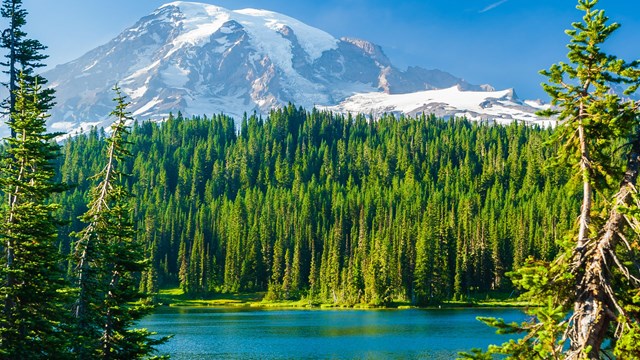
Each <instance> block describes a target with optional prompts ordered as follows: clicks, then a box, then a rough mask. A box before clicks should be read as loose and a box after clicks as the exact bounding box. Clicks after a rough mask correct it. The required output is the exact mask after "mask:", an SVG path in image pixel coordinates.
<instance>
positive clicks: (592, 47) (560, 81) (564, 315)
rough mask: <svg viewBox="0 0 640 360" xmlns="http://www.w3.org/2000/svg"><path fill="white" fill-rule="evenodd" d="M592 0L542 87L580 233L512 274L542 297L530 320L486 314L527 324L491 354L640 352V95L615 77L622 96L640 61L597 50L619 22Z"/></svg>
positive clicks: (633, 84) (512, 328) (581, 5)
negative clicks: (577, 201) (571, 185)
mask: <svg viewBox="0 0 640 360" xmlns="http://www.w3.org/2000/svg"><path fill="white" fill-rule="evenodd" d="M597 3H598V1H597V0H579V1H578V6H577V8H578V9H579V10H581V11H583V12H584V16H583V21H582V22H576V23H574V24H573V29H572V30H568V31H567V32H566V33H567V34H568V35H569V36H570V37H571V42H570V44H569V45H568V48H569V53H568V58H569V60H570V62H571V63H570V64H567V63H559V64H556V65H553V66H552V67H551V68H550V69H549V70H547V71H543V72H542V74H543V75H545V76H547V77H548V81H549V83H548V84H544V89H545V90H546V91H547V93H549V95H550V96H551V98H552V104H553V105H555V106H556V108H557V110H553V111H552V112H550V113H553V112H555V113H557V114H558V117H559V120H560V123H559V125H558V130H557V132H556V135H555V137H554V140H555V141H556V143H558V144H559V145H560V147H561V151H560V153H559V155H560V157H559V160H560V161H559V162H560V164H563V165H568V166H571V167H572V168H573V169H574V174H575V178H576V179H577V180H578V181H579V182H581V184H582V206H581V209H580V215H579V217H578V232H577V234H569V236H568V237H567V240H566V241H564V243H563V246H564V251H562V252H561V254H560V255H559V256H558V257H557V258H556V259H555V260H554V261H553V262H551V263H546V262H544V261H534V260H529V261H528V263H527V264H526V265H525V266H524V267H523V268H521V269H520V270H518V272H517V273H515V274H513V279H514V282H515V283H516V284H517V285H519V286H520V287H521V288H523V289H524V290H525V291H526V292H525V294H524V296H525V297H526V298H528V299H529V300H532V301H534V302H538V303H540V304H541V305H543V306H541V307H539V308H536V309H533V310H530V313H531V314H532V315H534V316H535V317H534V319H536V320H535V321H533V322H531V323H523V324H505V323H504V322H502V321H501V320H496V319H483V320H484V321H485V322H487V323H488V324H490V325H493V326H496V327H498V329H499V332H503V333H514V332H526V333H528V335H527V336H526V337H525V338H524V339H521V340H519V341H517V342H515V341H511V342H509V343H505V344H504V345H502V346H499V347H495V346H494V347H491V348H490V350H489V352H490V353H502V354H507V355H510V356H511V358H516V359H521V358H555V359H560V358H562V359H564V358H566V359H600V358H601V357H602V356H604V355H605V354H607V353H609V354H610V353H611V351H607V349H604V346H605V345H606V344H607V343H610V347H611V349H612V350H613V353H614V354H615V355H616V356H618V357H619V358H623V359H626V358H637V357H638V355H639V354H640V349H639V347H638V333H640V300H639V299H638V294H639V293H640V266H639V264H638V263H637V262H636V261H637V254H636V251H637V249H638V248H639V246H638V245H639V244H640V226H638V225H639V224H640V219H639V218H638V216H639V215H640V212H638V206H639V198H638V195H637V190H636V183H637V176H638V171H639V170H640V132H638V120H639V118H640V109H639V107H640V104H638V103H636V102H634V101H632V100H628V99H624V98H622V97H621V96H620V95H618V94H616V93H615V91H614V90H615V88H614V86H616V85H617V86H620V87H622V88H626V89H625V91H624V94H625V95H630V94H632V93H633V92H635V91H636V90H637V89H638V86H639V85H640V69H639V66H640V62H639V61H634V62H631V63H627V62H625V61H623V60H620V59H617V58H616V57H615V56H612V55H608V54H606V53H604V52H603V51H602V44H603V43H604V42H605V41H606V40H607V39H608V38H609V36H610V35H611V34H612V33H613V32H614V31H615V30H617V29H618V28H619V26H620V25H619V24H617V23H609V22H608V20H609V19H608V18H607V17H606V16H605V14H604V11H602V10H596V9H595V6H596V5H597ZM548 114H549V113H548ZM621 141H626V142H628V146H627V147H624V149H626V152H627V154H626V157H627V163H626V169H625V167H624V166H623V165H622V161H618V160H617V158H618V156H617V154H616V153H615V152H613V151H612V148H614V145H617V144H618V143H620V142H621ZM616 182H617V183H618V184H616ZM614 187H615V188H614ZM613 190H615V191H616V192H615V194H613V195H610V194H611V192H612V191H613ZM596 194H598V195H599V196H598V197H597V198H596V197H595V196H594V195H596ZM609 197H610V198H609ZM567 341H568V342H569V344H570V345H569V347H568V351H566V353H565V350H566V344H567ZM466 356H468V357H476V358H482V356H484V354H481V353H475V354H466Z"/></svg>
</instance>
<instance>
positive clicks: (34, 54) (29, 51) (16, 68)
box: [0, 0, 54, 136]
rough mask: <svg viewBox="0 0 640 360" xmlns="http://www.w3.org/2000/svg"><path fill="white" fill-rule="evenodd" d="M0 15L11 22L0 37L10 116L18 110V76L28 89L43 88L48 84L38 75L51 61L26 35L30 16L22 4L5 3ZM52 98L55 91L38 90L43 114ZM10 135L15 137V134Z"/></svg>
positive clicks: (18, 1)
mask: <svg viewBox="0 0 640 360" xmlns="http://www.w3.org/2000/svg"><path fill="white" fill-rule="evenodd" d="M0 15H2V17H3V18H5V19H8V20H9V21H8V22H9V25H8V27H7V28H6V29H4V30H3V31H2V36H1V37H0V47H2V48H4V49H6V50H7V54H6V55H5V58H6V61H4V62H0V65H2V66H4V67H5V68H6V69H5V70H4V71H3V72H4V73H5V74H7V75H8V81H7V82H6V83H3V85H4V86H5V87H6V88H7V90H9V98H8V99H6V100H4V102H3V107H4V109H5V113H6V114H9V113H11V112H13V111H14V110H15V108H16V90H17V89H18V86H19V79H18V77H19V76H18V75H19V74H22V80H21V81H24V82H25V83H26V84H27V87H34V86H36V84H38V85H39V86H40V87H44V86H45V85H46V84H47V80H46V79H45V78H43V77H42V76H40V75H37V74H35V71H36V70H37V69H38V68H41V67H43V66H45V65H44V64H43V63H42V61H43V60H45V59H46V58H48V55H45V54H43V53H42V52H43V51H44V50H46V49H47V47H46V46H44V45H42V43H40V41H38V40H35V39H29V38H28V37H27V33H26V32H25V31H24V28H23V27H24V26H25V25H26V23H27V20H26V18H27V15H28V12H27V10H25V9H24V8H23V7H22V0H3V1H2V7H1V8H0ZM53 94H54V90H53V89H45V88H41V89H40V90H39V96H38V103H39V106H40V109H42V111H47V110H50V109H51V107H52V106H53V100H54V95H53ZM12 131H13V130H12ZM11 134H12V136H13V135H14V133H13V132H12V133H11Z"/></svg>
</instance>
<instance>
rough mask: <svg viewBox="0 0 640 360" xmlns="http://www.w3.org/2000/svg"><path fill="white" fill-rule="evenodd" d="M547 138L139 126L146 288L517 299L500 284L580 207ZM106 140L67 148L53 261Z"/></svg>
mask: <svg viewBox="0 0 640 360" xmlns="http://www.w3.org/2000/svg"><path fill="white" fill-rule="evenodd" d="M551 133H552V130H551V129H540V128H537V127H531V126H525V125H521V124H512V125H509V126H500V125H491V124H481V123H473V122H469V121H466V120H462V119H456V120H443V119H438V118H436V117H433V116H422V117H419V118H416V119H414V118H405V117H400V118H396V117H394V116H392V115H388V116H385V117H382V118H381V119H379V120H377V121H369V120H367V118H366V117H364V116H358V117H355V118H354V117H351V116H342V115H335V114H331V113H325V112H319V111H316V110H313V111H311V112H308V111H305V110H303V109H301V108H296V107H295V106H293V105H290V106H288V107H285V108H284V109H281V110H277V111H273V112H272V113H271V115H270V116H269V118H268V119H266V120H263V119H261V118H258V117H256V116H251V117H249V118H245V119H243V120H242V123H241V127H240V129H239V131H238V132H237V131H236V129H235V127H234V122H233V119H231V118H228V117H226V116H223V115H217V116H214V117H212V118H207V117H204V118H194V119H183V118H182V116H181V115H178V116H176V117H173V116H172V117H170V118H169V119H168V120H167V121H166V122H163V123H151V122H144V123H140V124H138V123H136V124H135V125H134V126H133V129H132V133H131V135H130V136H129V138H128V141H129V142H130V143H131V145H130V146H131V152H132V153H133V154H135V156H134V158H133V160H131V161H130V162H129V163H128V164H127V172H129V173H130V174H131V176H130V178H129V182H130V184H131V192H132V193H133V194H134V195H135V197H134V199H133V202H134V204H133V207H134V209H135V219H134V220H135V222H136V223H137V228H138V229H139V231H138V233H137V236H138V237H140V238H141V240H142V241H143V243H144V244H145V246H146V251H147V255H148V256H149V258H150V259H151V261H152V263H153V266H152V268H151V269H150V270H148V271H146V272H144V273H143V275H142V278H141V279H140V286H141V289H142V290H143V291H145V292H151V293H153V292H155V291H157V290H158V289H159V288H160V287H172V286H178V285H179V286H180V287H181V288H182V289H183V290H184V291H185V292H186V293H188V294H191V295H193V296H203V295H205V294H208V293H212V292H254V291H266V292H267V298H270V299H295V298H303V297H304V298H307V299H309V300H314V301H321V302H332V303H340V304H347V305H348V304H355V303H368V304H374V305H384V304H389V303H391V302H393V301H400V300H402V301H411V302H412V303H414V304H423V305H424V304H432V303H436V302H438V301H442V300H446V299H454V298H455V299H463V298H468V297H469V296H475V295H477V294H482V293H485V292H488V291H501V292H510V291H512V287H511V284H510V282H509V280H508V278H507V277H506V276H505V273H506V272H508V271H511V270H512V269H514V268H516V267H518V266H519V265H521V264H523V262H524V261H525V260H526V259H527V258H528V257H530V256H533V257H535V258H537V259H546V260H550V259H552V258H553V257H554V256H555V255H556V253H557V245H556V241H558V240H560V238H561V237H562V236H563V234H566V233H567V230H568V229H569V228H570V227H572V226H573V224H574V218H573V216H574V215H573V214H575V213H576V210H577V209H578V207H579V198H577V197H576V196H574V195H573V193H572V192H571V191H570V190H569V189H568V188H567V186H566V185H565V184H566V183H567V177H568V173H567V170H566V169H560V168H554V167H552V166H551V167H550V166H545V165H544V164H545V162H546V160H547V159H548V158H550V157H551V156H553V155H554V148H553V147H552V146H549V145H547V143H546V142H547V140H548V139H549V137H550V135H551ZM104 136H105V134H104V133H101V132H99V131H95V130H94V131H91V132H90V133H89V134H88V135H83V136H77V137H74V138H72V139H70V140H69V141H67V142H66V144H65V145H64V147H63V150H62V152H63V156H62V159H61V160H60V161H61V162H60V169H61V171H60V173H61V176H62V178H61V179H60V180H61V181H63V182H67V183H74V184H77V186H76V187H75V189H73V190H72V191H69V192H67V193H65V194H63V195H61V197H60V198H59V199H57V200H58V201H59V202H60V203H61V204H62V209H63V212H64V213H63V214H62V217H63V218H64V219H65V220H68V221H69V224H68V225H67V226H66V227H64V228H62V229H61V231H60V234H61V247H60V248H61V251H62V252H63V253H67V252H69V249H71V248H72V244H71V242H72V241H73V240H72V239H69V238H68V237H66V235H65V234H69V233H70V232H72V231H75V230H77V229H78V228H79V227H80V226H81V223H80V222H79V221H78V220H77V216H78V215H80V214H82V213H83V212H84V211H86V208H85V207H86V205H85V204H86V203H87V201H86V199H85V198H84V197H85V196H86V194H87V187H88V183H87V179H88V178H89V176H90V175H91V174H94V173H96V172H97V171H98V170H99V169H101V168H102V167H103V166H104V164H102V163H101V161H102V160H103V159H102V157H101V156H100V154H102V153H103V152H102V151H103V146H104V142H103V141H101V138H102V137H104Z"/></svg>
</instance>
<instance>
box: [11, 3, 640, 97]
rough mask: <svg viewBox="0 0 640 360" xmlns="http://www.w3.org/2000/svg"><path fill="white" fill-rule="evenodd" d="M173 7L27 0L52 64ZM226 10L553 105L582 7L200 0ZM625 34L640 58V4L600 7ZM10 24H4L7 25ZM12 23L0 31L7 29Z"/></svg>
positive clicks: (629, 55)
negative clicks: (317, 32) (275, 18)
mask: <svg viewBox="0 0 640 360" xmlns="http://www.w3.org/2000/svg"><path fill="white" fill-rule="evenodd" d="M167 2H170V1H162V0H108V1H96V0H55V1H54V0H23V5H24V7H25V8H26V9H27V10H28V11H29V16H28V18H27V27H26V29H27V32H28V34H29V36H30V37H32V38H35V39H38V40H40V41H41V42H42V43H43V44H44V45H46V46H48V47H49V49H48V50H47V54H48V55H50V58H49V59H48V61H47V63H48V64H49V65H50V66H54V65H57V64H61V63H65V62H68V61H71V60H74V59H75V58H78V57H79V56H81V55H83V54H84V53H86V52H87V51H89V50H91V49H93V48H95V47H97V46H99V45H102V44H104V43H106V42H107V41H109V40H111V39H112V38H114V37H115V36H116V35H117V34H119V33H120V32H121V31H122V30H124V29H126V28H127V27H129V26H132V25H133V24H134V23H135V22H136V21H137V20H138V19H139V18H141V17H143V16H145V15H148V14H149V13H151V12H152V11H153V10H154V9H156V8H157V7H159V6H161V5H162V4H164V3H167ZM199 2H204V3H210V4H214V5H218V6H221V7H224V8H227V9H233V10H235V9H243V8H259V9H266V10H271V11H276V12H279V13H282V14H285V15H288V16H291V17H294V18H296V19H298V20H300V21H302V22H305V23H307V24H309V25H311V26H314V27H317V28H320V29H322V30H324V31H326V32H328V33H330V34H332V35H333V36H335V37H342V36H349V37H358V38H362V39H365V40H369V41H371V42H373V43H376V44H378V45H380V46H382V48H383V50H384V51H385V53H386V54H387V56H389V57H390V58H391V60H392V62H393V63H394V64H395V65H396V66H398V67H400V68H401V69H404V68H406V67H407V66H421V67H423V68H427V69H434V68H435V69H440V70H444V71H448V72H450V73H452V74H453V75H456V76H458V77H461V78H464V79H465V80H467V81H468V82H470V83H473V84H484V83H488V84H491V85H493V86H494V87H496V88H497V89H505V88H510V87H513V88H515V89H516V92H517V93H518V95H519V96H520V97H522V98H543V99H545V98H546V95H545V94H544V92H543V91H542V89H541V88H540V83H541V82H542V81H544V78H543V77H542V76H540V75H538V71H539V70H541V69H544V68H548V67H549V66H550V65H551V64H553V63H556V62H558V61H564V60H566V53H567V50H566V44H567V41H568V37H567V36H566V35H565V34H564V30H565V29H568V28H570V26H571V22H573V21H579V20H580V18H581V16H582V13H581V12H579V11H578V10H576V9H575V5H576V3H577V1H575V0H533V1H531V0H324V1H318V0H294V1H292V0H201V1H199ZM599 8H602V9H605V10H606V13H607V15H608V16H609V17H610V18H611V20H612V21H615V22H619V23H621V24H622V27H621V28H620V29H619V30H618V31H617V32H616V34H614V36H613V38H612V39H611V41H610V42H609V43H608V44H607V46H606V50H607V51H609V52H610V53H612V54H614V55H617V56H619V57H621V58H623V59H625V60H628V61H630V60H634V59H640V1H635V0H601V1H600V3H599ZM3 20H4V19H3ZM5 26H6V24H4V23H3V24H2V27H3V28H4V27H5Z"/></svg>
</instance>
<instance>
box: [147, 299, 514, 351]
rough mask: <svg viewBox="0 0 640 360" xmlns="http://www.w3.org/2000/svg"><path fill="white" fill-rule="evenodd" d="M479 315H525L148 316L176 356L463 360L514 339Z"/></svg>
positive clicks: (186, 311)
mask: <svg viewBox="0 0 640 360" xmlns="http://www.w3.org/2000/svg"><path fill="white" fill-rule="evenodd" d="M476 316H494V317H501V318H504V319H505V320H507V321H521V320H523V319H525V315H524V314H523V313H522V312H521V311H520V310H518V309H436V310H415V309H412V310H257V309H238V310H236V309H210V308H204V309H203V308H162V309H159V311H158V312H157V313H155V314H154V315H151V316H149V317H147V318H145V319H144V321H142V323H141V324H140V325H141V326H142V327H147V328H149V329H150V330H153V331H157V332H158V333H159V334H161V335H166V334H174V335H175V337H174V338H173V339H172V340H170V341H169V343H167V344H165V345H163V346H162V347H161V348H160V350H161V351H162V352H163V353H168V354H170V355H171V358H172V359H177V360H186V359H189V360H191V359H194V360H195V359H455V358H456V355H457V353H458V351H467V350H469V349H471V348H472V347H482V348H486V346H487V345H489V344H491V343H502V342H504V341H506V340H507V339H508V338H506V337H505V336H501V335H496V334H495V331H494V330H493V329H491V328H489V327H487V326H485V325H484V324H482V323H480V322H479V321H477V320H476V319H475V318H476Z"/></svg>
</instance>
